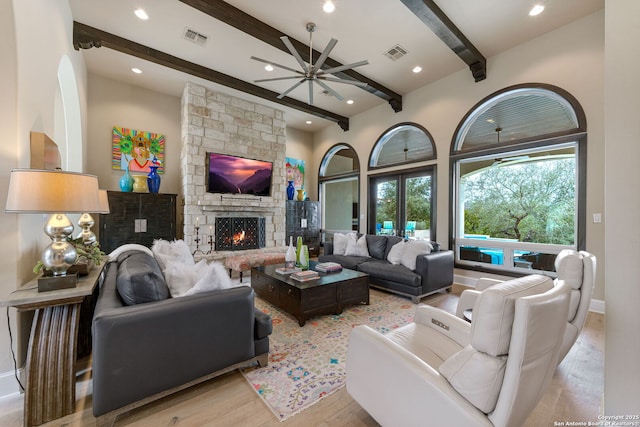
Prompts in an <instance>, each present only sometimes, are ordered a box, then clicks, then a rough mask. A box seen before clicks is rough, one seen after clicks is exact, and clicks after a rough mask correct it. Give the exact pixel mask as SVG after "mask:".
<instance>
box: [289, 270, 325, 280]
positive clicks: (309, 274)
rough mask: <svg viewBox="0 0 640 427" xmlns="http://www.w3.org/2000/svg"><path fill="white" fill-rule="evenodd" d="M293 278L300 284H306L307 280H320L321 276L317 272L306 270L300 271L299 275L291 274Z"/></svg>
mask: <svg viewBox="0 0 640 427" xmlns="http://www.w3.org/2000/svg"><path fill="white" fill-rule="evenodd" d="M291 278H292V279H294V280H297V281H299V282H306V281H307V280H315V279H319V278H320V275H319V274H318V272H317V271H313V270H305V271H298V272H297V273H293V274H291Z"/></svg>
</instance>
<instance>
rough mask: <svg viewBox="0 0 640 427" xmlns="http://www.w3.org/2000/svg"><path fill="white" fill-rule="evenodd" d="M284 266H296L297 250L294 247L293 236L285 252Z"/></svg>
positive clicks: (290, 237)
mask: <svg viewBox="0 0 640 427" xmlns="http://www.w3.org/2000/svg"><path fill="white" fill-rule="evenodd" d="M284 264H285V265H284V267H285V268H294V267H295V266H296V250H295V249H293V236H289V247H288V248H287V252H286V253H285V254H284Z"/></svg>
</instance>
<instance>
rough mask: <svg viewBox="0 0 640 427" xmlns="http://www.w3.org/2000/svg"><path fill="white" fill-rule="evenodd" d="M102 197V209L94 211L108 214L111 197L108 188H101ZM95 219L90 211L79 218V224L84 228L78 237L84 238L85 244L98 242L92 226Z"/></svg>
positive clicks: (100, 194) (100, 195)
mask: <svg viewBox="0 0 640 427" xmlns="http://www.w3.org/2000/svg"><path fill="white" fill-rule="evenodd" d="M99 197H100V210H99V211H95V212H94V213H101V214H108V213H109V212H110V211H109V198H108V197H107V190H99ZM95 223H96V222H95V220H94V219H93V217H92V216H91V214H90V213H89V212H84V213H83V214H82V215H80V218H79V219H78V226H80V228H82V231H81V232H80V234H78V238H79V239H82V242H83V243H84V244H85V246H91V245H95V244H96V235H95V233H94V232H93V231H91V227H93V226H94V224H95Z"/></svg>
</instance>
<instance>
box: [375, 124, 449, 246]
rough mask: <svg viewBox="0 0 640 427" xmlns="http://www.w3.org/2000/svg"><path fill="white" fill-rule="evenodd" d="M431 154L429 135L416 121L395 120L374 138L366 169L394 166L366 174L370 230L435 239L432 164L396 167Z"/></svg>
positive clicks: (427, 157)
mask: <svg viewBox="0 0 640 427" xmlns="http://www.w3.org/2000/svg"><path fill="white" fill-rule="evenodd" d="M435 158H436V148H435V145H434V144H433V138H432V137H431V135H430V134H429V132H428V131H427V130H426V129H425V128H423V127H422V126H420V125H418V124H415V123H399V124H397V125H395V126H393V127H391V128H389V129H387V130H386V131H385V132H384V133H383V134H382V136H380V138H378V140H377V141H376V143H375V145H374V146H373V149H372V150H371V154H370V156H369V170H372V169H381V168H385V167H391V166H395V168H394V169H393V171H389V172H380V173H376V174H375V175H369V184H368V187H369V221H368V224H369V226H368V232H369V233H370V234H385V235H396V236H402V237H406V238H408V239H425V240H433V239H435V221H434V215H435V212H436V210H435V208H434V201H435V199H436V198H435V194H434V192H435V166H420V167H411V168H406V167H405V168H402V169H400V170H399V169H398V168H397V166H409V165H411V166H413V165H412V164H413V163H417V162H424V161H428V160H434V159H435Z"/></svg>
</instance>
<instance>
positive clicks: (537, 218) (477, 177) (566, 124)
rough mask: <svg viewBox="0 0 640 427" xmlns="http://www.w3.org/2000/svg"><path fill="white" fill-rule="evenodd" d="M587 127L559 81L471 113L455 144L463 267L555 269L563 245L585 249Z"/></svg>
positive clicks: (457, 239)
mask: <svg viewBox="0 0 640 427" xmlns="http://www.w3.org/2000/svg"><path fill="white" fill-rule="evenodd" d="M585 127H586V126H585V123H584V115H583V113H582V110H581V109H580V108H579V105H578V104H577V102H576V101H575V100H574V99H573V98H572V97H571V96H570V95H568V94H566V93H564V92H562V91H559V90H554V88H551V87H537V86H536V87H521V86H519V87H515V88H510V89H507V90H505V91H503V92H500V93H498V94H496V95H493V96H491V97H489V98H488V99H487V100H485V101H483V102H481V103H480V104H479V105H478V106H477V107H476V108H474V109H473V110H472V111H471V112H470V113H469V114H468V115H467V117H466V118H465V120H463V122H462V124H461V125H460V126H459V131H458V133H457V135H456V137H455V138H454V143H453V149H452V171H453V174H454V183H455V185H454V191H453V196H454V202H455V204H454V215H455V216H454V218H455V222H454V227H453V233H454V234H453V241H454V246H455V249H456V261H457V263H458V265H459V266H461V267H464V266H468V267H471V268H480V269H487V270H503V271H514V272H517V271H520V272H527V273H529V272H531V271H532V270H535V271H547V272H553V271H554V262H555V257H556V255H557V254H558V253H559V252H560V251H561V250H562V249H565V248H573V249H583V247H584V227H585V224H584V221H585V208H584V206H585V194H586V190H585V179H584V176H585V173H586V171H585V169H586V168H585V165H586V156H585V155H586V132H584V129H585ZM489 128H493V131H492V132H490V131H489Z"/></svg>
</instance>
